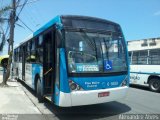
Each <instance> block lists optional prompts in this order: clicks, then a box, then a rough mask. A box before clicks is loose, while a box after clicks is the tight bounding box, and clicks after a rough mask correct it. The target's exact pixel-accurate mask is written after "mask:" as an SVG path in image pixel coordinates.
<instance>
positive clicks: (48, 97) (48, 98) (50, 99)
mask: <svg viewBox="0 0 160 120" xmlns="http://www.w3.org/2000/svg"><path fill="white" fill-rule="evenodd" d="M44 97H45V98H46V99H47V100H48V101H52V96H51V95H50V94H49V95H45V96H44Z"/></svg>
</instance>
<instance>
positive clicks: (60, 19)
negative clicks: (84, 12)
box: [15, 15, 119, 48]
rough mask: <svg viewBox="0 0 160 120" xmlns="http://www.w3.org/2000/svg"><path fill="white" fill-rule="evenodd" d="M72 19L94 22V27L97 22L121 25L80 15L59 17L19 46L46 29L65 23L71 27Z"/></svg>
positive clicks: (64, 24)
mask: <svg viewBox="0 0 160 120" xmlns="http://www.w3.org/2000/svg"><path fill="white" fill-rule="evenodd" d="M72 19H76V20H86V21H87V20H88V21H94V23H93V24H94V25H95V22H101V23H104V24H113V25H117V26H119V24H117V23H115V22H112V21H109V20H105V19H101V18H96V17H89V16H80V15H58V16H56V17H55V18H53V19H51V20H50V21H49V22H47V23H46V24H45V25H43V26H42V27H40V28H39V29H38V30H36V31H35V32H33V34H31V35H30V36H28V37H27V38H25V39H24V40H23V42H21V43H20V44H19V45H21V44H23V43H25V42H26V41H28V40H29V39H31V38H33V37H36V36H37V35H38V34H40V33H42V32H43V31H45V30H46V29H48V28H49V27H51V26H53V25H54V24H56V23H57V24H60V25H61V24H62V23H63V26H67V25H69V20H70V22H71V20H72ZM63 26H62V27H63ZM102 26H104V25H101V27H102ZM83 27H84V26H83ZM19 45H17V46H16V47H15V48H17V47H18V46H19Z"/></svg>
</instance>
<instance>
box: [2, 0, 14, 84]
mask: <svg viewBox="0 0 160 120" xmlns="http://www.w3.org/2000/svg"><path fill="white" fill-rule="evenodd" d="M15 22H16V0H12V11H11V13H10V38H9V45H8V54H9V59H8V65H7V68H5V69H6V73H5V75H4V76H3V77H4V79H3V82H2V84H1V86H5V85H7V80H8V78H9V76H10V70H11V64H12V56H13V43H14V27H15ZM4 72H5V71H4Z"/></svg>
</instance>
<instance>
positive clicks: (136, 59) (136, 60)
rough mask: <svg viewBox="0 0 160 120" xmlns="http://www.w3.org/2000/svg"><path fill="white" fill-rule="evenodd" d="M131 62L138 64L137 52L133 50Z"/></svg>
mask: <svg viewBox="0 0 160 120" xmlns="http://www.w3.org/2000/svg"><path fill="white" fill-rule="evenodd" d="M132 64H138V52H137V51H133V56H132Z"/></svg>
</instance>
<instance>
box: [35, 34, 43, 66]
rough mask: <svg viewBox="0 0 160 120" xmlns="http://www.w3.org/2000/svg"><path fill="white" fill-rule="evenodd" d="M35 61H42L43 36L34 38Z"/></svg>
mask: <svg viewBox="0 0 160 120" xmlns="http://www.w3.org/2000/svg"><path fill="white" fill-rule="evenodd" d="M35 41H36V51H35V53H36V62H39V63H43V36H42V35H41V36H39V37H37V38H36V40H35Z"/></svg>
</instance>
